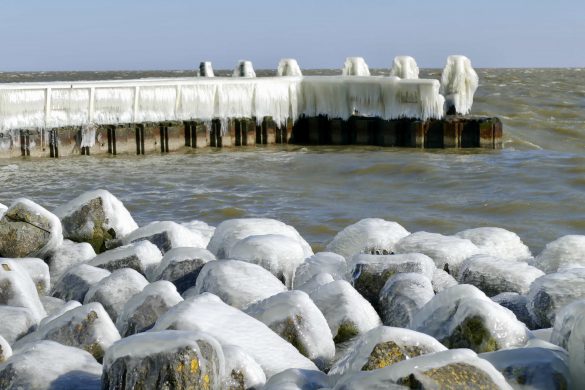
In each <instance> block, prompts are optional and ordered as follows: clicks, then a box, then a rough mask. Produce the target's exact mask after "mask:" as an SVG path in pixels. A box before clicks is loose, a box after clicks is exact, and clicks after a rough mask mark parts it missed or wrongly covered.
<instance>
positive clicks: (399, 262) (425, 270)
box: [349, 253, 436, 309]
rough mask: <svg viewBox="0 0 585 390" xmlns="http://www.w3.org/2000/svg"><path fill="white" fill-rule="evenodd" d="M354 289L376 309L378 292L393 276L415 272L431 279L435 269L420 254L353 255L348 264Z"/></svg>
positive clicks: (430, 261) (430, 260)
mask: <svg viewBox="0 0 585 390" xmlns="http://www.w3.org/2000/svg"><path fill="white" fill-rule="evenodd" d="M349 268H350V269H351V270H352V271H351V272H352V277H351V279H352V283H353V286H354V288H355V289H356V290H357V291H358V292H359V293H360V294H362V296H363V297H364V298H366V299H367V300H368V302H370V303H371V304H372V306H374V308H376V309H378V308H379V307H378V303H379V297H380V290H382V287H383V286H384V284H385V283H386V281H387V280H388V279H389V278H390V277H392V276H393V275H395V274H397V273H401V272H416V273H420V274H421V275H424V276H426V277H427V278H429V279H431V278H432V277H433V271H434V270H435V269H436V267H435V263H434V262H433V259H431V258H430V257H428V256H426V255H423V254H421V253H405V254H400V255H365V254H362V255H355V256H354V257H353V258H352V259H351V262H350V263H349Z"/></svg>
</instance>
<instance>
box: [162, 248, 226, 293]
mask: <svg viewBox="0 0 585 390" xmlns="http://www.w3.org/2000/svg"><path fill="white" fill-rule="evenodd" d="M213 260H215V256H214V255H213V253H211V252H209V251H208V250H207V249H202V248H189V247H184V248H175V249H171V250H170V251H168V252H167V253H165V255H164V256H163V258H162V261H161V262H160V264H159V265H158V267H157V268H156V269H155V270H154V271H153V273H152V276H151V278H150V279H151V280H168V281H170V282H172V283H173V284H174V285H175V286H176V287H177V291H178V292H179V294H182V293H184V292H185V291H187V290H188V289H189V288H191V287H193V286H195V282H196V281H197V276H198V275H199V272H200V271H201V268H203V266H204V265H205V264H207V263H208V262H210V261H213Z"/></svg>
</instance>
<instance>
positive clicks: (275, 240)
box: [228, 234, 305, 288]
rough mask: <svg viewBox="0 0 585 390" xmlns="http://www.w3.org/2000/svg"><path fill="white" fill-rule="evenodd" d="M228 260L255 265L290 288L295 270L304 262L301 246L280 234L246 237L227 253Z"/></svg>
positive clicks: (294, 240)
mask: <svg viewBox="0 0 585 390" xmlns="http://www.w3.org/2000/svg"><path fill="white" fill-rule="evenodd" d="M228 258H230V259H234V260H240V261H246V262H249V263H252V264H257V265H259V266H261V267H262V268H264V269H266V270H267V271H270V272H271V273H272V274H273V275H274V276H276V277H277V278H278V279H279V280H280V281H282V282H283V283H284V284H285V285H286V286H287V287H289V288H290V287H292V284H293V278H294V275H295V270H296V269H297V267H298V266H299V265H300V264H302V263H303V261H304V260H305V254H304V250H303V247H302V245H301V244H300V242H299V241H298V240H296V239H293V238H289V237H287V236H284V235H282V234H264V235H257V236H248V237H246V238H244V239H242V240H240V241H238V242H237V243H236V244H235V245H234V246H232V247H231V249H230V250H229V252H228Z"/></svg>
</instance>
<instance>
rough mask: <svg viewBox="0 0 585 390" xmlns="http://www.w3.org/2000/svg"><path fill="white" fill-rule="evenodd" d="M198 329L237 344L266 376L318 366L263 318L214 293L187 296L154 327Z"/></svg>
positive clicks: (161, 328) (222, 341)
mask: <svg viewBox="0 0 585 390" xmlns="http://www.w3.org/2000/svg"><path fill="white" fill-rule="evenodd" d="M170 328H172V329H180V330H197V331H203V332H207V333H209V334H211V335H212V336H213V337H215V338H216V339H217V340H218V341H219V342H220V343H221V344H223V345H229V344H232V345H236V346H238V347H240V348H242V349H243V350H244V351H246V352H247V353H249V354H250V356H252V358H254V360H256V362H258V364H260V366H261V367H262V369H263V370H264V373H265V374H266V377H267V378H270V377H271V376H272V375H274V374H277V373H279V372H281V371H283V370H285V369H287V368H304V369H309V370H317V367H316V366H315V365H314V364H313V362H311V361H310V360H309V359H307V358H306V357H304V356H303V355H301V354H300V353H299V352H298V351H297V350H296V349H295V348H294V347H293V346H292V345H290V344H289V343H288V342H286V341H284V340H283V339H282V338H281V337H280V336H278V335H277V334H276V333H274V332H273V331H272V330H270V328H268V327H267V326H266V325H264V324H263V323H262V322H260V321H258V320H256V319H254V318H252V317H250V316H248V315H247V314H245V313H243V312H242V311H240V310H238V309H236V308H234V307H231V306H229V305H227V304H225V303H223V302H222V301H221V299H219V298H218V297H217V296H215V295H213V294H209V293H207V294H202V295H199V296H197V297H193V298H189V299H186V300H185V301H183V302H181V303H179V304H178V305H176V306H174V307H173V308H171V309H170V310H169V311H168V312H166V313H165V314H164V315H163V316H162V317H160V318H159V319H158V321H157V322H156V325H155V326H154V328H153V330H154V331H158V330H164V329H170Z"/></svg>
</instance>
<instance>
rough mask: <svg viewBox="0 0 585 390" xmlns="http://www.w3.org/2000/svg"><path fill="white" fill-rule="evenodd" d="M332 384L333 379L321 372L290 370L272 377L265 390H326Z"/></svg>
mask: <svg viewBox="0 0 585 390" xmlns="http://www.w3.org/2000/svg"><path fill="white" fill-rule="evenodd" d="M331 384H332V383H331V379H330V378H329V377H328V376H327V375H325V374H324V373H323V372H321V371H315V370H304V369H299V368H289V369H288V370H284V371H282V372H280V373H278V374H276V375H274V376H273V377H271V378H270V379H269V380H268V382H266V385H265V386H264V387H263V390H316V389H324V390H325V389H326V388H329V386H331Z"/></svg>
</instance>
